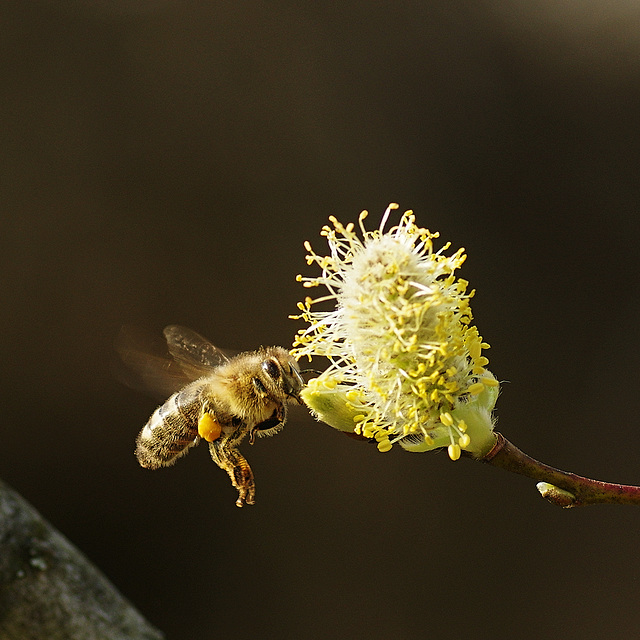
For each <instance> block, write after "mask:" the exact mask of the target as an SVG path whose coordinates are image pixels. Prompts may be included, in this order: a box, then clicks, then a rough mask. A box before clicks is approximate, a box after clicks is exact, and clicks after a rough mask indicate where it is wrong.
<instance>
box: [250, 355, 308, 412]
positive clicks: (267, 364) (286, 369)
mask: <svg viewBox="0 0 640 640" xmlns="http://www.w3.org/2000/svg"><path fill="white" fill-rule="evenodd" d="M261 353H262V355H263V359H262V361H261V363H260V368H259V371H258V372H257V373H256V375H255V377H254V378H253V384H254V387H255V389H256V391H257V392H258V394H260V395H264V396H270V397H271V398H273V399H274V400H278V401H281V402H284V401H286V400H289V399H293V400H296V401H297V402H298V403H300V404H302V400H300V391H302V387H303V386H304V380H303V379H302V377H301V375H300V370H299V369H298V363H297V362H296V360H295V358H293V357H292V356H291V355H289V352H288V351H287V350H286V349H283V348H282V347H268V348H266V349H264V350H262V352H261Z"/></svg>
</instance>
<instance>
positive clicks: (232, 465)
mask: <svg viewBox="0 0 640 640" xmlns="http://www.w3.org/2000/svg"><path fill="white" fill-rule="evenodd" d="M209 452H210V453H211V457H212V458H213V461H214V462H215V463H216V464H217V465H218V466H219V467H220V468H221V469H224V470H225V471H226V472H227V473H228V474H229V477H230V478H231V483H232V484H233V486H234V487H235V488H236V489H237V490H238V493H239V496H238V499H237V500H236V505H237V506H238V507H242V506H244V505H245V504H255V497H256V484H255V481H254V479H253V471H251V467H250V466H249V463H248V462H247V461H246V459H245V457H244V456H243V455H242V454H241V453H240V452H239V451H238V450H237V449H236V448H235V447H233V446H232V445H231V443H230V440H229V439H227V438H224V439H220V440H215V441H214V442H211V443H209Z"/></svg>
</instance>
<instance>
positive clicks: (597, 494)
mask: <svg viewBox="0 0 640 640" xmlns="http://www.w3.org/2000/svg"><path fill="white" fill-rule="evenodd" d="M495 435H496V436H497V437H498V441H497V442H496V445H495V446H494V447H493V449H492V450H491V451H490V452H489V453H488V454H487V455H486V456H485V457H484V458H483V459H482V461H483V462H486V463H487V464H490V465H492V466H494V467H500V468H501V469H505V470H507V471H512V472H513V473H519V474H520V475H523V476H527V477H528V478H533V479H534V480H539V482H538V485H537V487H538V490H539V491H540V493H541V494H542V496H543V497H544V498H545V499H547V500H548V501H549V502H551V503H553V504H556V505H558V506H560V507H564V508H565V509H566V508H570V507H582V506H585V505H588V504H605V503H610V504H637V505H640V487H636V486H633V485H626V484H615V483H612V482H601V481H599V480H591V479H590V478H584V477H582V476H578V475H576V474H575V473H568V472H566V471H560V470H559V469H554V468H553V467H550V466H549V465H546V464H544V463H542V462H539V461H538V460H535V459H534V458H532V457H531V456H528V455H527V454H526V453H524V452H522V451H520V449H518V447H516V446H515V445H513V444H511V442H509V441H508V440H507V439H506V438H505V437H504V436H503V435H502V434H500V433H496V434H495Z"/></svg>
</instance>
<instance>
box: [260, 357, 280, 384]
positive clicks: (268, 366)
mask: <svg viewBox="0 0 640 640" xmlns="http://www.w3.org/2000/svg"><path fill="white" fill-rule="evenodd" d="M262 368H263V369H264V371H265V372H266V374H267V375H268V376H269V377H270V378H272V379H273V380H277V379H278V378H279V377H280V367H279V366H278V363H277V362H275V361H274V360H265V361H264V362H263V363H262Z"/></svg>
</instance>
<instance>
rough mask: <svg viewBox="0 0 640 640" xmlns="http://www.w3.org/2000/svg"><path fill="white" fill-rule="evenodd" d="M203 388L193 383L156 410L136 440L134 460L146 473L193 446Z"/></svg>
mask: <svg viewBox="0 0 640 640" xmlns="http://www.w3.org/2000/svg"><path fill="white" fill-rule="evenodd" d="M203 388H204V387H203V384H202V382H200V381H196V382H194V383H192V384H190V385H188V386H186V387H185V388H184V389H182V390H181V391H179V392H178V393H175V394H174V395H172V396H171V397H170V398H169V399H168V400H167V401H166V402H165V403H164V404H163V405H161V406H160V407H158V408H157V409H156V410H155V411H154V413H153V415H152V416H151V417H150V418H149V421H148V422H147V424H146V425H145V426H144V428H143V429H142V431H140V434H139V435H138V438H137V440H136V457H137V458H138V462H139V463H140V464H141V465H142V466H143V467H146V468H147V469H157V468H158V467H165V466H167V465H171V464H173V463H174V462H175V461H176V460H177V459H178V458H179V457H180V456H183V455H184V454H185V453H187V451H188V450H189V448H190V447H192V446H193V445H195V444H197V443H198V441H199V437H198V418H199V417H200V412H201V409H202V404H203V394H202V392H203Z"/></svg>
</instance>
